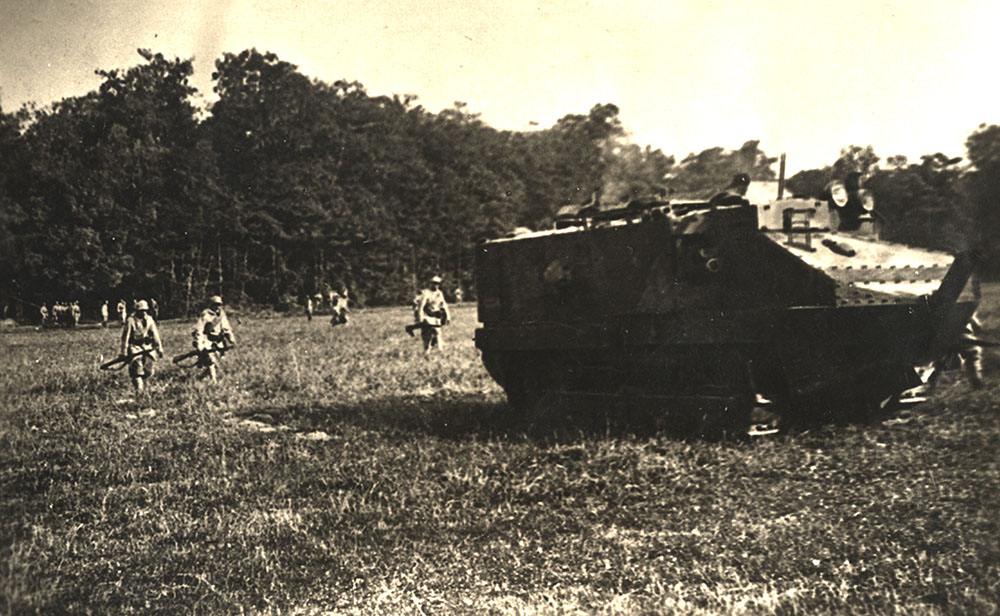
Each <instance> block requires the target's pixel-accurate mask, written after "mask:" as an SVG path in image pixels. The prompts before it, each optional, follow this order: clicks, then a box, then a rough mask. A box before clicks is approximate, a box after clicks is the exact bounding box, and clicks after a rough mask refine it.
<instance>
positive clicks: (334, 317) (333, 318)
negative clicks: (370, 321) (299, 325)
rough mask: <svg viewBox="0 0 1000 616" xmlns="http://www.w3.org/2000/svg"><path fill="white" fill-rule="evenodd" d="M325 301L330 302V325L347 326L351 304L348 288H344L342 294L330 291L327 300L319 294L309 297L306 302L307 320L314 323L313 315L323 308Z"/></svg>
mask: <svg viewBox="0 0 1000 616" xmlns="http://www.w3.org/2000/svg"><path fill="white" fill-rule="evenodd" d="M324 299H326V300H328V301H329V305H330V325H347V318H348V314H347V313H348V309H347V306H348V303H349V302H350V296H349V295H348V291H347V287H344V289H343V290H342V291H340V292H337V291H328V292H327V295H326V298H324V297H323V294H322V293H319V292H317V293H316V294H315V295H312V296H307V297H306V302H305V304H306V318H307V319H309V320H310V321H312V318H313V314H315V313H316V311H318V310H319V309H320V308H321V307H322V306H323V301H324Z"/></svg>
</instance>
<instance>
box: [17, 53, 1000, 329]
mask: <svg viewBox="0 0 1000 616" xmlns="http://www.w3.org/2000/svg"><path fill="white" fill-rule="evenodd" d="M139 53H140V55H141V56H142V60H143V62H142V63H140V64H138V65H137V66H134V67H132V68H129V69H127V70H112V71H98V74H99V75H100V76H101V77H102V79H103V82H102V84H101V86H100V87H99V88H98V90H96V91H94V92H90V93H88V94H86V95H83V96H79V97H73V98H68V99H65V100H63V101H60V102H57V103H55V104H53V105H51V106H49V107H46V108H43V109H33V108H32V109H23V110H20V111H18V112H17V113H4V112H3V111H2V110H0V299H2V300H3V301H6V302H10V301H11V300H12V299H17V300H20V301H21V302H22V304H21V305H22V306H30V305H31V304H32V303H40V302H42V301H49V302H50V301H53V300H56V299H63V298H66V299H68V298H73V299H80V300H82V301H83V302H84V306H85V308H86V307H87V306H88V305H89V306H90V307H91V310H92V309H93V307H95V306H96V305H97V304H98V303H99V300H101V299H104V298H111V297H114V298H118V297H126V298H128V297H149V296H155V297H157V298H158V299H159V300H160V303H161V305H163V306H164V307H165V308H166V310H167V312H168V313H172V314H179V313H184V312H188V311H190V310H191V309H193V307H194V306H195V305H196V304H197V302H198V301H199V300H200V298H202V297H204V296H205V295H206V294H208V293H209V292H211V293H217V292H221V293H223V294H224V295H225V296H227V297H228V298H229V299H230V301H233V302H241V303H257V304H288V303H290V302H294V301H297V300H298V298H301V297H302V296H303V295H304V294H307V293H308V294H311V293H314V292H316V291H323V290H326V289H328V288H334V289H339V288H341V287H348V288H349V289H350V290H351V292H352V294H353V295H354V296H355V297H356V298H358V299H361V300H362V301H367V302H369V303H386V302H397V301H400V300H404V299H406V298H407V297H408V296H409V295H410V293H412V291H413V289H414V287H415V286H416V284H418V281H419V280H421V279H423V278H426V277H428V276H429V275H430V274H431V273H443V274H444V275H445V276H446V278H447V279H448V281H447V285H448V286H455V285H462V286H464V287H466V288H471V287H472V285H473V284H474V281H473V280H472V266H473V262H472V258H473V250H472V249H473V246H474V242H475V241H476V239H478V238H481V237H492V236H497V235H500V234H503V233H506V232H508V231H510V230H511V229H513V228H515V227H517V226H528V227H535V228H537V227H541V226H546V225H548V224H549V223H550V222H551V219H552V217H553V215H554V213H555V212H556V210H557V209H558V208H559V207H560V206H562V205H565V204H567V203H585V202H589V201H591V200H593V199H595V198H596V199H598V200H599V201H600V202H602V203H605V204H607V203H617V202H621V201H626V200H629V199H632V198H636V197H645V196H649V195H665V194H669V193H671V192H682V193H686V194H692V193H699V192H704V193H709V192H711V191H714V190H717V189H718V188H719V187H721V186H723V185H725V184H726V183H727V182H728V181H729V179H730V178H731V177H732V175H733V173H736V172H745V173H749V174H750V175H751V177H752V178H753V179H755V180H766V179H773V178H774V170H773V168H772V167H773V164H774V162H775V159H774V158H771V157H768V156H767V155H766V154H765V153H764V152H763V151H762V150H761V149H760V144H759V142H758V141H747V142H746V143H744V144H743V145H742V146H741V147H740V148H738V149H736V150H732V151H729V150H725V149H723V148H710V149H708V150H705V151H703V152H700V153H697V154H691V155H689V156H687V157H686V158H684V159H683V160H682V161H680V163H677V162H676V161H675V160H674V159H673V158H672V157H670V156H666V155H664V154H663V152H661V151H660V150H653V149H651V148H648V147H647V148H641V147H639V146H637V145H635V144H631V143H629V142H628V140H627V139H626V137H625V135H626V131H625V129H624V127H623V126H622V125H621V122H620V121H619V118H618V108H617V107H615V106H614V105H612V104H598V105H595V106H594V107H593V108H592V109H590V111H589V112H588V113H586V114H569V115H566V116H564V117H563V118H561V119H560V120H559V121H557V122H556V123H555V124H554V125H553V126H551V127H549V128H546V129H540V130H534V131H527V132H516V131H499V130H496V129H494V128H492V127H490V126H488V125H487V124H485V123H484V122H483V121H482V120H481V119H480V118H479V117H478V116H477V115H476V114H473V113H470V112H469V111H468V109H467V108H466V106H465V104H464V103H461V102H457V103H455V105H454V106H453V107H451V108H448V109H445V110H443V111H441V112H438V113H431V112H429V111H427V110H426V109H424V108H423V107H421V106H420V105H419V104H418V103H417V98H416V97H415V96H413V95H393V96H372V95H369V94H368V93H367V92H366V91H365V88H364V86H363V85H362V84H360V83H355V82H346V81H336V82H334V83H332V84H329V83H325V82H322V81H319V80H315V79H310V78H308V77H306V76H305V75H303V74H301V73H300V72H298V69H297V68H296V67H295V66H294V65H293V64H289V63H287V62H284V61H282V60H280V59H279V58H278V57H277V56H275V55H274V54H270V53H260V52H258V51H256V50H253V49H251V50H247V51H244V52H242V53H239V54H224V55H223V56H222V57H221V58H219V59H218V61H217V62H216V70H215V73H214V74H213V78H214V80H215V86H214V90H215V93H216V94H217V96H218V98H217V100H216V101H215V102H214V103H213V104H212V105H211V106H210V107H209V108H208V109H204V110H200V109H198V108H196V107H195V106H194V105H193V103H192V100H193V96H194V95H195V94H196V93H195V91H194V89H193V88H192V87H191V85H190V84H189V81H188V80H189V78H190V76H191V72H192V65H191V62H190V61H189V60H182V59H168V58H164V57H163V56H162V55H160V54H154V53H152V52H149V51H146V50H140V51H139ZM968 145H969V162H968V163H965V162H962V161H956V160H950V159H947V158H946V157H944V156H942V155H934V156H927V157H923V159H922V160H921V162H920V163H919V164H909V163H908V162H907V161H906V160H905V159H901V158H899V157H894V158H892V159H890V161H889V164H888V167H887V168H886V169H884V170H883V169H879V168H878V164H877V163H878V161H879V159H878V157H877V156H876V155H875V153H874V152H873V151H872V150H871V148H870V147H869V148H857V147H854V146H852V147H851V148H847V149H845V150H844V152H843V156H842V157H841V159H840V160H838V161H835V163H834V164H833V165H832V166H831V167H828V168H825V169H820V170H812V171H809V172H804V173H800V174H798V175H797V176H796V177H795V178H793V179H792V181H791V182H790V184H791V185H793V186H796V185H798V188H799V189H802V190H805V191H806V192H809V191H812V190H815V189H817V187H818V189H821V188H822V186H823V185H824V184H825V183H826V182H827V181H828V180H829V178H830V177H831V176H832V175H835V174H837V173H842V172H844V171H845V170H847V169H859V170H864V171H867V172H868V174H869V176H870V177H869V186H870V187H872V188H873V190H875V192H876V196H877V197H878V198H879V200H880V201H879V202H880V208H881V209H884V211H885V212H886V214H887V216H888V217H890V218H892V219H894V221H896V223H897V224H896V225H895V226H894V227H893V231H892V233H893V234H894V237H896V238H897V239H901V240H905V241H913V242H917V243H920V244H924V245H928V246H935V247H949V248H951V247H955V246H956V245H958V244H962V243H963V242H964V243H966V244H974V245H977V246H979V247H982V248H984V249H985V250H986V252H988V253H989V254H990V255H992V256H993V257H994V258H995V257H996V248H995V246H994V247H993V248H990V246H993V244H991V242H993V243H995V242H996V240H994V239H993V238H991V237H990V236H989V235H988V234H986V233H984V232H983V231H982V229H983V228H984V226H983V225H982V224H980V225H979V229H980V231H978V232H976V233H974V234H972V235H969V234H968V233H967V231H968V228H969V222H970V221H971V220H977V221H994V222H1000V221H998V209H997V207H996V206H995V204H996V203H997V197H998V193H1000V185H998V184H997V180H996V178H997V177H1000V173H998V170H1000V128H998V127H985V126H984V127H981V128H980V130H978V131H977V132H976V133H975V134H974V135H973V136H972V137H970V139H969V144H968ZM960 163H961V164H960ZM992 228H996V226H995V225H994V226H993V227H992ZM967 238H968V239H967ZM990 250H992V251H993V252H989V251H990Z"/></svg>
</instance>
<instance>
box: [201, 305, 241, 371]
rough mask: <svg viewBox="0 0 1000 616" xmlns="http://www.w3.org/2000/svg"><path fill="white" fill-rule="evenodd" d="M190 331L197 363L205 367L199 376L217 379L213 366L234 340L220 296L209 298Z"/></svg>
mask: <svg viewBox="0 0 1000 616" xmlns="http://www.w3.org/2000/svg"><path fill="white" fill-rule="evenodd" d="M192 333H193V335H194V348H195V350H197V351H198V364H197V365H198V366H199V367H201V368H204V369H205V371H204V372H203V373H202V375H201V377H202V378H208V379H211V381H212V382H213V383H214V382H216V381H217V380H218V374H217V373H216V368H215V366H216V364H217V363H218V361H219V358H220V357H221V356H222V353H224V352H225V350H226V349H228V348H229V347H231V346H232V345H233V344H234V342H235V340H234V338H233V329H232V328H231V327H230V326H229V318H228V317H227V316H226V311H225V310H223V308H222V297H220V296H218V295H213V296H212V297H211V298H209V300H208V308H206V309H205V310H203V311H202V313H201V316H200V317H199V318H198V322H197V323H195V326H194V331H193V332H192Z"/></svg>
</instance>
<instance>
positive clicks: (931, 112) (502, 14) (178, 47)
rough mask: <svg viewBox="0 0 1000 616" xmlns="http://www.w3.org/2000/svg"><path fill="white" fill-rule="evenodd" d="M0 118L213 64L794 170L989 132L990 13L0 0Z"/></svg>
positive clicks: (947, 147) (991, 6)
mask: <svg viewBox="0 0 1000 616" xmlns="http://www.w3.org/2000/svg"><path fill="white" fill-rule="evenodd" d="M0 7H2V11H0V103H2V105H3V108H4V110H6V111H13V110H14V109H17V108H18V107H20V106H21V104H22V103H25V102H27V101H34V102H36V103H40V104H48V103H50V102H52V101H54V100H58V99H60V98H62V97H65V96H70V95H79V94H84V93H86V92H87V91H89V90H92V89H94V88H96V87H97V86H98V84H99V83H100V78H99V77H97V76H96V75H94V70H95V69H98V68H101V69H111V68H124V67H128V66H131V65H134V64H138V63H140V62H141V58H140V57H139V56H138V55H137V54H136V53H135V50H136V49H137V48H139V47H145V48H150V49H152V50H153V51H159V52H162V53H164V55H167V56H169V57H174V56H179V57H183V58H188V57H194V66H195V76H194V85H195V86H196V87H197V88H198V89H199V90H200V91H201V92H202V93H203V96H204V99H205V100H204V101H203V103H205V102H208V101H210V100H211V97H212V93H211V72H212V68H213V63H214V61H215V59H216V58H217V57H218V56H219V55H220V54H221V53H222V52H224V51H230V52H239V51H241V50H243V49H246V48H249V47H256V48H257V49H258V50H260V51H273V52H275V53H276V54H277V55H278V57H280V58H281V59H282V60H285V61H288V62H291V63H293V64H297V65H298V66H299V68H300V70H301V71H302V72H304V73H306V74H307V75H310V76H312V77H317V78H319V79H322V80H324V81H328V82H332V81H335V80H337V79H348V80H357V81H360V82H361V83H363V84H364V85H365V87H366V88H367V89H368V91H369V93H372V94H390V93H398V94H404V93H412V94H416V95H417V96H418V97H419V99H418V101H419V102H420V103H421V104H423V105H424V106H425V107H426V108H428V109H430V110H432V111H438V110H440V109H441V108H443V107H447V106H450V105H451V104H452V102H453V101H456V100H459V101H465V102H467V103H468V104H469V108H470V109H471V110H472V111H474V112H480V113H482V116H483V119H484V120H485V121H486V122H488V123H489V124H491V125H492V126H495V127H497V128H509V129H526V128H528V127H529V122H538V123H539V124H540V125H541V126H549V125H551V124H552V123H553V122H555V120H557V119H558V118H560V117H561V116H563V115H565V114H567V113H586V112H587V111H588V110H589V109H590V108H591V107H592V106H593V105H595V104H597V103H614V104H616V105H618V107H619V108H620V109H621V119H622V122H623V123H624V124H625V126H626V128H628V129H629V130H630V131H631V132H632V140H633V141H635V142H637V143H640V144H642V145H646V144H650V145H652V146H654V147H659V148H662V149H663V151H664V152H666V153H668V154H674V155H677V156H678V157H683V156H684V155H685V154H687V153H689V152H697V151H700V150H703V149H705V148H708V147H713V146H723V147H726V148H729V149H733V148H737V147H739V146H740V145H741V144H742V143H743V142H744V141H746V140H748V139H760V140H761V147H762V148H763V149H764V150H765V151H767V152H768V153H769V154H772V155H777V154H779V153H781V152H787V153H788V157H789V168H790V170H791V171H794V170H797V169H801V168H810V167H815V166H819V165H822V164H824V163H831V162H833V160H835V159H836V157H837V153H838V151H839V149H840V148H841V147H842V146H845V145H849V144H857V145H868V144H872V145H873V146H874V147H875V151H876V153H878V154H879V155H880V156H882V157H883V158H885V157H887V156H890V155H893V154H898V153H902V154H906V155H908V156H910V158H911V159H916V158H917V157H918V156H919V155H920V154H926V153H933V152H935V151H939V150H940V151H944V152H945V153H947V154H949V155H962V154H964V148H963V143H964V140H965V137H966V136H967V135H968V133H969V132H971V131H972V130H974V129H975V128H976V126H978V125H979V124H980V123H982V122H986V123H1000V80H998V79H997V77H996V72H997V69H996V67H995V64H996V62H997V61H998V60H1000V31H998V29H1000V1H998V0H983V1H965V0H952V1H951V2H943V1H941V0H936V1H934V2H929V1H922V0H921V1H907V2H902V1H899V2H890V1H883V0H868V1H859V0H842V1H836V0H835V1H830V2H826V3H815V2H804V1H802V0H788V1H783V0H757V1H754V2H717V1H714V0H700V1H684V2H670V1H666V0H660V1H645V0H642V1H629V2H625V1H612V0H607V1H589V2H584V1H580V0H545V1H540V2H524V1H520V0H503V1H500V2H495V3H490V2H485V1H481V2H472V1H467V0H451V1H447V2H446V1H438V0H402V1H392V2H387V1H365V0H336V1H334V0H299V1H293V0H288V1H285V2H279V1H277V0H170V1H169V2H164V1H163V0H159V1H157V2H146V1H143V0H127V1H126V0H0Z"/></svg>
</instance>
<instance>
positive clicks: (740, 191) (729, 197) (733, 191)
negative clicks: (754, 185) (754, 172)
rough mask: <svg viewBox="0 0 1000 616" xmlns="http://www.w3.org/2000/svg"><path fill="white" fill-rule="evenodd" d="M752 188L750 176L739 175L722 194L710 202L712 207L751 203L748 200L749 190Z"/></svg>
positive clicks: (735, 176) (734, 177)
mask: <svg viewBox="0 0 1000 616" xmlns="http://www.w3.org/2000/svg"><path fill="white" fill-rule="evenodd" d="M748 188H750V176H749V175H747V174H745V173H737V174H736V175H734V176H733V179H732V181H731V182H729V186H726V187H725V188H724V189H722V192H720V193H719V194H717V195H715V196H713V197H712V198H711V199H709V200H708V204H709V205H712V206H719V205H744V204H747V203H749V202H748V201H747V200H746V194H747V189H748Z"/></svg>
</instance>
